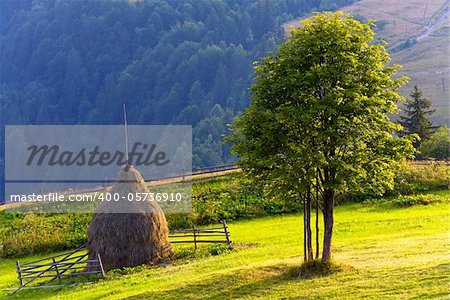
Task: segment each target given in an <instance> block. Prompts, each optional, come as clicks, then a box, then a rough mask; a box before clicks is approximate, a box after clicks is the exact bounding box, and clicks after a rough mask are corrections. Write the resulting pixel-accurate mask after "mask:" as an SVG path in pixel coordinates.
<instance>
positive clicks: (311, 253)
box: [306, 188, 314, 260]
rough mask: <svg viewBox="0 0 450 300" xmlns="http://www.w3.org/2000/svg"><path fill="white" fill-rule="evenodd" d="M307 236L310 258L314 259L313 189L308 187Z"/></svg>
mask: <svg viewBox="0 0 450 300" xmlns="http://www.w3.org/2000/svg"><path fill="white" fill-rule="evenodd" d="M306 230H307V232H306V236H307V238H308V242H307V247H308V260H313V259H314V255H313V249H312V241H311V238H312V232H311V189H310V188H308V194H307V195H306Z"/></svg>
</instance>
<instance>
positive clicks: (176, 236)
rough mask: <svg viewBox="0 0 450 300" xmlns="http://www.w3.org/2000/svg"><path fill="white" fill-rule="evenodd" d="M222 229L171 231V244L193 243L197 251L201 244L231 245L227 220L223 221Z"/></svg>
mask: <svg viewBox="0 0 450 300" xmlns="http://www.w3.org/2000/svg"><path fill="white" fill-rule="evenodd" d="M221 223H222V227H216V228H208V229H197V228H195V226H194V227H193V228H191V229H179V230H171V231H170V234H169V239H170V242H171V243H173V244H178V243H193V244H194V247H195V249H197V244H199V243H225V244H227V245H229V244H231V240H230V232H229V231H228V226H227V223H226V222H225V220H222V221H221Z"/></svg>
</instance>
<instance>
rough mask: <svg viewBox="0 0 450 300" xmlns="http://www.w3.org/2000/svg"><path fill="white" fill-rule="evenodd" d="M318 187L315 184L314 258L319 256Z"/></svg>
mask: <svg viewBox="0 0 450 300" xmlns="http://www.w3.org/2000/svg"><path fill="white" fill-rule="evenodd" d="M319 246H320V245H319V187H318V184H317V185H316V259H318V258H319Z"/></svg>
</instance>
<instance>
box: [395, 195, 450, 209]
mask: <svg viewBox="0 0 450 300" xmlns="http://www.w3.org/2000/svg"><path fill="white" fill-rule="evenodd" d="M444 201H448V199H443V198H441V197H439V196H436V195H410V196H399V197H397V198H395V199H394V200H393V201H392V203H393V204H394V205H396V206H399V207H409V206H414V205H428V204H431V203H436V202H444Z"/></svg>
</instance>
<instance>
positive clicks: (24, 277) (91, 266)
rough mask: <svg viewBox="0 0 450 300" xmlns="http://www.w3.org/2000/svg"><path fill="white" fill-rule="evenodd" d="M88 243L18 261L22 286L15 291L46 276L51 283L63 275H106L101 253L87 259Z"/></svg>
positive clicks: (17, 265) (18, 271) (59, 279)
mask: <svg viewBox="0 0 450 300" xmlns="http://www.w3.org/2000/svg"><path fill="white" fill-rule="evenodd" d="M86 245H87V244H84V245H82V246H81V247H79V248H77V249H75V250H73V251H71V252H66V253H63V254H60V255H56V256H52V257H47V258H43V259H38V260H35V261H32V262H28V263H24V264H21V263H20V262H18V261H16V269H17V275H18V276H17V278H18V279H19V282H20V286H19V288H17V289H16V290H15V291H14V293H15V292H17V291H18V290H20V289H22V288H24V287H26V286H28V285H29V284H30V283H32V282H36V281H37V280H39V279H44V278H47V279H48V278H51V279H50V280H49V281H48V283H50V282H52V281H54V280H56V279H57V280H58V281H59V282H61V281H62V278H63V277H74V276H85V275H95V274H98V275H101V276H102V277H105V271H104V270H103V265H102V260H101V258H100V255H97V257H96V258H94V259H86V258H87V256H88V255H89V253H87V252H85V250H86ZM80 253H81V254H80ZM47 287H48V286H47Z"/></svg>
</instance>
